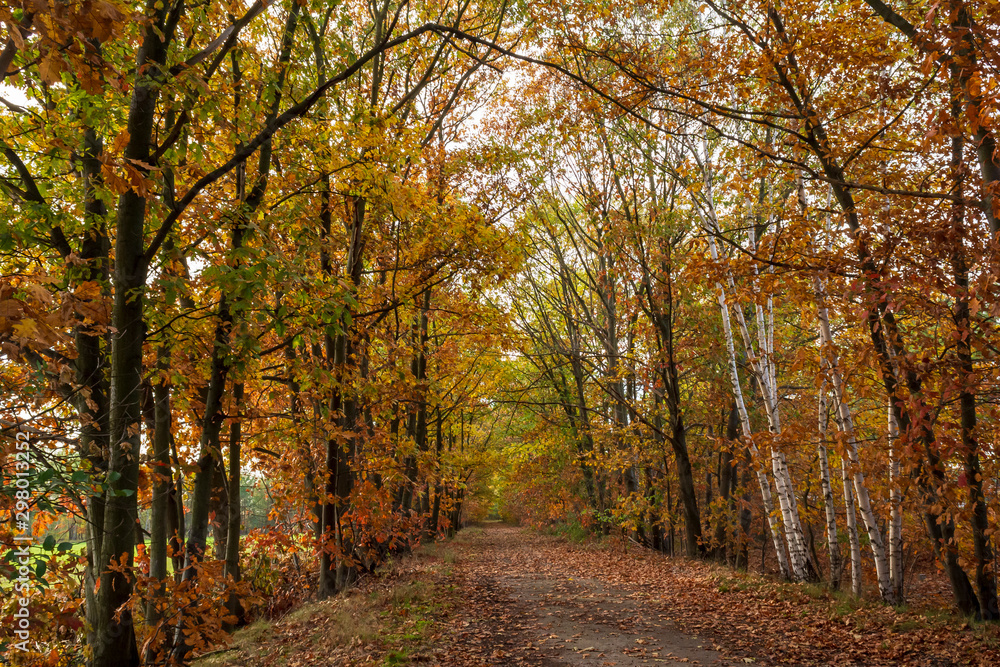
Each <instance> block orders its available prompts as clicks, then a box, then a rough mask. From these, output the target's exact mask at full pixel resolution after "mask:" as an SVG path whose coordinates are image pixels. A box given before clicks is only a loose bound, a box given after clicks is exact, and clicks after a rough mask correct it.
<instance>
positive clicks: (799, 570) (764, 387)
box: [692, 128, 809, 581]
mask: <svg viewBox="0 0 1000 667" xmlns="http://www.w3.org/2000/svg"><path fill="white" fill-rule="evenodd" d="M702 132H703V134H702V149H703V151H704V161H703V162H702V171H703V175H704V188H705V190H704V196H705V207H704V212H702V210H701V209H699V215H700V216H701V219H702V224H703V226H704V227H705V228H706V231H708V233H709V235H708V236H709V246H710V250H711V253H712V259H713V260H715V261H718V258H719V254H718V249H717V247H716V244H715V236H714V235H715V234H717V233H719V229H720V228H719V221H718V216H717V215H716V212H715V203H714V196H713V192H712V167H711V160H710V157H709V152H708V142H707V139H706V138H705V135H704V128H702ZM692 152H693V153H694V154H695V157H696V159H697V157H698V156H697V152H696V151H692ZM751 241H752V243H753V244H754V245H756V243H755V240H754V239H753V236H752V233H751ZM754 270H755V271H756V267H755V268H754ZM726 282H727V283H728V285H729V288H730V290H731V291H732V292H733V293H735V291H736V285H735V281H734V280H733V276H732V273H730V272H728V271H727V272H726ZM718 287H719V289H720V290H723V288H722V286H721V285H718ZM734 310H735V311H736V321H737V323H738V324H739V329H740V335H741V337H742V338H743V345H744V348H745V349H746V354H747V359H746V361H747V364H748V365H749V366H750V369H751V371H752V373H753V376H754V378H755V379H756V381H757V385H758V388H759V389H760V394H761V399H762V402H763V404H764V411H765V413H766V415H767V420H768V425H769V430H770V431H771V433H772V434H773V435H775V436H777V435H780V434H781V420H780V416H779V413H778V403H777V396H778V392H777V381H776V378H775V374H774V367H773V363H772V361H773V358H772V359H771V360H769V356H770V355H769V354H768V351H769V349H770V347H771V346H772V345H773V338H772V337H771V334H769V333H768V331H767V327H766V324H765V315H764V312H763V307H762V306H760V305H758V306H757V308H756V316H757V322H758V345H759V348H758V349H759V351H760V353H761V355H762V356H758V354H757V353H756V352H755V351H754V346H753V342H752V340H751V337H750V331H749V327H748V326H747V323H746V318H745V317H744V315H743V311H742V309H740V308H738V307H737V308H735V309H734ZM724 318H725V319H728V308H724ZM767 319H770V321H771V322H772V323H773V312H772V313H771V314H770V316H769V317H768V318H767ZM768 340H771V341H772V342H771V343H770V344H769V343H768ZM734 360H735V353H734ZM747 429H749V422H748V423H747ZM771 470H772V473H773V474H774V484H775V487H776V490H777V492H778V506H779V508H780V509H781V519H782V523H783V524H784V528H785V539H786V541H787V543H788V557H789V560H790V564H791V574H792V578H793V579H795V580H796V581H805V580H807V579H808V578H809V552H808V549H807V548H806V540H805V534H804V533H803V531H802V523H801V521H800V520H799V512H798V502H797V500H796V498H795V485H794V483H793V481H792V477H791V473H790V472H789V469H788V462H787V460H786V459H785V455H784V452H782V451H781V450H780V449H778V448H776V447H771Z"/></svg>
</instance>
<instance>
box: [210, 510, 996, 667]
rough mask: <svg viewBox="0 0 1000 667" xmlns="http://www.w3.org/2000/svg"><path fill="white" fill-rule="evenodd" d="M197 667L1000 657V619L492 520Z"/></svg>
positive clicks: (266, 627) (968, 661)
mask: <svg viewBox="0 0 1000 667" xmlns="http://www.w3.org/2000/svg"><path fill="white" fill-rule="evenodd" d="M195 664H196V665H197V667H236V666H237V665H240V666H243V665H247V666H251V667H257V666H260V667H300V666H301V667H307V666H313V665H316V666H319V665H345V666H346V665H372V664H375V665H382V666H392V665H404V664H423V665H440V666H441V667H486V666H494V665H497V666H502V665H537V666H540V667H559V666H566V667H576V666H578V665H586V666H593V667H611V666H616V667H632V666H635V665H745V664H759V665H779V664H791V665H866V666H867V665H927V666H945V665H998V664H1000V629H998V628H996V627H991V626H987V625H983V624H978V623H971V624H970V623H968V622H966V621H965V620H964V619H961V618H958V617H955V616H953V615H951V614H950V613H944V612H938V613H929V612H927V611H926V610H917V609H913V608H897V609H893V608H891V607H885V606H883V605H880V604H878V603H877V602H874V601H865V600H860V601H859V600H853V599H851V598H849V597H847V596H845V595H842V594H840V593H833V592H830V591H828V590H826V589H825V588H823V587H821V586H817V585H793V584H782V583H777V582H774V581H773V580H770V579H768V578H765V577H760V576H755V575H747V574H740V573H735V572H733V571H732V570H729V569H727V568H724V567H721V566H716V565H712V564H706V563H695V562H691V561H686V560H682V559H678V558H669V557H665V556H663V555H661V554H657V553H655V552H651V551H648V550H644V549H640V548H632V547H630V548H628V549H627V550H626V549H623V548H622V546H621V545H620V544H618V545H615V544H608V543H596V542H594V543H582V544H575V543H572V542H570V541H568V540H566V539H565V538H561V537H552V536H545V535H540V534H538V533H536V532H533V531H530V530H526V529H521V528H516V527H511V526H505V525H498V524H486V525H484V526H482V527H472V528H467V529H465V530H463V531H461V532H460V533H459V534H458V536H457V537H456V538H455V539H453V540H450V541H447V542H438V543H435V544H428V545H424V546H422V547H421V548H419V549H418V550H417V551H416V552H415V553H414V554H412V555H410V556H407V557H406V558H403V559H400V560H398V561H396V562H394V563H391V564H390V566H389V567H388V568H386V570H385V572H384V573H383V574H382V575H381V576H379V577H375V578H371V579H368V580H366V581H363V582H361V583H360V585H359V586H358V587H357V588H355V589H353V590H352V592H350V593H349V594H348V595H346V596H341V597H338V598H335V599H333V600H328V601H324V602H318V603H311V604H307V605H304V606H303V607H301V608H299V609H298V610H296V611H293V612H291V613H290V614H288V615H286V616H285V617H284V618H282V619H280V620H278V621H275V622H273V623H266V622H258V623H256V624H254V625H252V626H250V627H249V628H246V629H244V630H242V631H240V632H239V633H237V635H236V636H235V638H234V644H233V645H232V647H230V648H229V649H228V650H226V651H223V652H217V653H215V654H213V655H210V656H207V657H206V658H204V659H202V660H201V661H199V662H197V663H195Z"/></svg>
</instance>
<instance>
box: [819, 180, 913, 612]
mask: <svg viewBox="0 0 1000 667" xmlns="http://www.w3.org/2000/svg"><path fill="white" fill-rule="evenodd" d="M801 197H802V195H801V194H800V198H801ZM830 198H831V195H830V193H828V194H827V207H828V208H829V204H830ZM802 203H803V205H804V202H802ZM824 226H825V227H826V231H827V235H828V240H827V249H828V250H829V249H830V245H829V231H830V229H829V228H830V216H829V215H827V217H826V221H825V225H824ZM813 289H814V290H815V293H816V310H817V313H816V315H817V320H818V322H819V337H820V344H821V345H822V347H823V351H822V353H821V359H822V365H823V368H824V369H825V370H826V372H827V375H828V377H829V379H830V382H831V384H832V385H833V397H834V405H835V407H836V411H837V426H838V427H839V429H840V430H841V431H842V432H844V433H845V435H846V436H847V447H846V455H847V456H846V459H847V460H846V461H845V460H844V457H841V462H842V464H844V465H845V466H846V464H847V463H849V464H850V469H851V472H852V481H853V483H854V493H855V494H856V497H857V501H858V503H857V504H858V510H859V511H860V512H861V518H862V520H863V521H864V524H865V530H866V531H867V533H868V541H869V543H870V544H871V549H872V556H873V558H874V561H875V574H876V576H877V578H878V586H879V594H880V596H881V597H882V599H883V600H884V601H886V602H889V603H890V604H892V603H894V602H895V599H896V598H895V595H894V594H893V589H892V586H891V582H890V569H889V559H888V558H887V556H886V550H885V545H884V542H883V540H882V531H881V529H880V528H879V526H878V523H877V521H876V519H875V513H874V512H873V511H872V507H871V497H870V496H869V493H868V487H867V485H866V484H865V475H864V472H862V470H861V464H860V462H859V460H858V443H857V438H856V437H855V430H854V418H853V416H852V414H851V408H850V406H849V405H848V404H847V401H846V400H844V399H845V391H844V382H843V378H842V377H841V375H840V359H839V356H838V354H837V348H836V347H835V346H834V343H833V332H832V329H831V327H830V312H829V310H828V309H827V307H826V284H825V283H824V281H823V280H821V279H820V277H819V276H816V277H815V278H814V279H813ZM845 471H846V467H845ZM845 474H846V473H845ZM847 492H848V490H847V489H845V490H844V499H845V501H846V500H847ZM851 504H852V505H853V498H852V503H851ZM848 521H849V522H850V521H855V519H854V512H853V510H850V511H849V512H848ZM852 549H853V545H852ZM851 562H852V568H853V563H854V555H853V554H852V555H851ZM852 581H853V580H852Z"/></svg>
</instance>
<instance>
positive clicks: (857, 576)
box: [840, 458, 861, 597]
mask: <svg viewBox="0 0 1000 667" xmlns="http://www.w3.org/2000/svg"><path fill="white" fill-rule="evenodd" d="M840 469H841V472H842V473H843V475H844V506H845V508H846V510H847V538H848V541H849V542H850V543H851V592H852V593H853V594H854V596H855V597H861V541H860V540H859V539H858V520H857V518H856V517H855V516H854V494H853V493H851V478H850V475H849V474H848V473H847V462H846V461H845V460H844V459H843V458H841V459H840Z"/></svg>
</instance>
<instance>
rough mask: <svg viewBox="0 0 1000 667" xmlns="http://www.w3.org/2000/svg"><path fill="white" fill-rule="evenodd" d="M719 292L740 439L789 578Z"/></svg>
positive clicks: (719, 286)
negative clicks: (758, 486)
mask: <svg viewBox="0 0 1000 667" xmlns="http://www.w3.org/2000/svg"><path fill="white" fill-rule="evenodd" d="M709 246H710V248H711V251H712V258H713V259H716V258H717V257H718V251H717V249H716V247H715V239H714V238H711V237H710V240H709ZM715 286H716V289H718V290H719V309H720V310H721V311H722V331H723V334H724V335H725V337H726V349H727V350H728V351H729V375H730V379H731V381H732V384H733V396H734V398H735V400H736V410H737V412H738V413H739V415H740V425H741V426H742V430H743V437H744V439H745V440H746V443H747V447H749V448H750V454H751V455H752V457H753V461H754V463H755V467H756V473H757V483H758V484H759V485H760V495H761V499H762V500H763V501H764V512H765V515H766V516H767V526H768V528H769V529H770V531H771V541H772V542H773V544H774V553H775V555H776V556H777V558H778V568H779V569H780V570H781V576H782V577H784V578H785V579H788V578H789V569H788V559H787V558H786V557H785V545H784V542H782V540H781V532H780V530H779V529H778V523H777V521H776V520H775V517H774V501H773V499H772V497H771V483H770V481H768V479H767V473H765V472H764V467H763V466H762V465H761V464H760V453H759V451H758V450H757V446H756V445H755V444H754V441H753V432H752V430H751V429H750V416H749V414H747V408H746V404H745V403H744V402H743V390H742V388H741V387H740V371H739V368H738V367H737V366H736V347H735V345H733V329H732V326H731V324H730V321H729V306H728V305H727V304H726V289H725V287H723V286H722V283H719V282H717V283H715Z"/></svg>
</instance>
